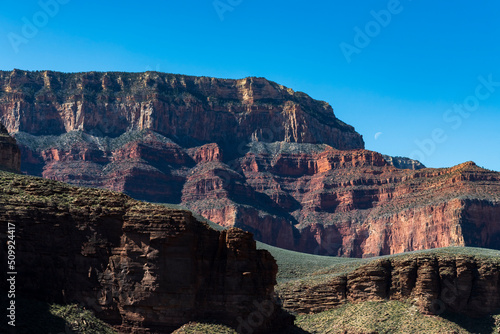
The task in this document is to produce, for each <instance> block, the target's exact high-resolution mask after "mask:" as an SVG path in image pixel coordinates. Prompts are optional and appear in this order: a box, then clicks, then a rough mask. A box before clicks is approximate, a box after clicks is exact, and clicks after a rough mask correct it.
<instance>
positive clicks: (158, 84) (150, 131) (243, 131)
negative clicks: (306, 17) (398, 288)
mask: <svg viewBox="0 0 500 334" xmlns="http://www.w3.org/2000/svg"><path fill="white" fill-rule="evenodd" d="M0 85H1V90H0V117H1V121H2V123H3V124H4V125H5V126H6V127H7V128H8V130H9V131H10V132H11V133H14V134H15V137H16V139H17V141H18V143H19V144H20V148H21V153H22V155H21V156H22V166H21V169H22V170H23V171H24V172H27V173H29V174H33V175H38V176H43V177H45V178H50V179H55V180H60V181H65V182H68V183H72V184H76V185H84V186H93V187H103V188H108V189H113V190H118V191H122V192H124V193H126V194H129V195H131V196H133V197H135V198H138V199H145V200H148V201H154V202H169V203H177V204H182V205H183V206H185V207H187V208H189V209H191V210H193V211H195V212H197V213H200V214H202V215H203V216H205V217H206V218H208V219H211V220H212V221H214V222H216V223H219V224H220V225H223V226H237V227H241V228H242V229H244V230H248V231H251V232H253V233H254V234H255V237H256V238H257V239H258V240H261V241H263V242H266V243H268V244H271V245H277V246H279V247H283V248H288V249H294V250H300V251H305V252H311V253H318V254H328V255H343V256H357V257H362V256H365V257H368V256H374V255H382V254H393V253H399V252H404V251H411V250H419V249H427V248H434V247H445V246H465V245H469V246H481V247H488V248H497V249H498V248H499V247H500V246H499V245H500V225H499V224H498V219H499V218H498V217H500V174H498V173H495V172H492V171H487V170H484V169H482V168H479V167H478V166H476V165H475V164H474V163H470V162H469V163H465V164H462V165H459V166H456V167H453V168H449V169H424V168H423V166H422V165H420V164H419V163H418V162H415V161H410V160H408V159H404V158H390V157H384V156H382V155H381V154H379V153H377V152H372V151H367V150H364V143H363V140H362V137H361V136H360V135H359V134H357V133H356V132H355V131H354V129H353V128H352V127H351V126H349V125H346V124H344V123H343V122H341V121H340V120H338V119H337V118H336V117H335V115H334V113H333V109H332V108H331V107H330V106H329V105H328V104H326V103H324V102H320V101H316V100H313V99H311V98H310V97H308V96H307V95H306V94H303V93H298V92H293V91H292V90H291V89H288V88H286V87H283V86H281V85H278V84H276V83H273V82H270V81H268V80H266V79H262V78H247V79H242V80H223V79H214V78H206V77H189V76H182V75H172V74H162V73H156V72H146V73H137V74H131V73H95V72H90V73H77V74H63V73H56V72H24V71H19V70H15V71H13V72H0ZM394 166H396V167H400V168H412V169H398V168H395V167H394Z"/></svg>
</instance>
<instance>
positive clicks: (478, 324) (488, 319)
mask: <svg viewBox="0 0 500 334" xmlns="http://www.w3.org/2000/svg"><path fill="white" fill-rule="evenodd" d="M441 317H442V318H444V319H446V320H449V321H451V322H454V323H456V324H457V325H459V326H460V327H462V328H464V329H465V330H467V331H469V332H471V333H477V334H494V333H496V332H495V319H494V318H493V317H492V316H484V317H478V318H472V317H468V316H465V315H462V314H457V313H451V312H446V313H444V314H443V315H442V316H441Z"/></svg>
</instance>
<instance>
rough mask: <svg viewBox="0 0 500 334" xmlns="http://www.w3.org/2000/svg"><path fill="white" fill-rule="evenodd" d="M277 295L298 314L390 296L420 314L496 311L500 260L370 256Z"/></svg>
mask: <svg viewBox="0 0 500 334" xmlns="http://www.w3.org/2000/svg"><path fill="white" fill-rule="evenodd" d="M280 293H281V297H282V299H283V305H284V307H285V308H287V309H288V310H290V311H293V312H296V313H318V312H322V311H325V310H328V309H331V308H335V307H337V306H339V305H342V304H344V303H347V302H350V303H359V302H364V301H380V300H389V299H390V300H401V301H409V302H411V303H413V304H414V305H416V306H417V307H418V309H419V311H420V312H422V313H424V314H437V315H440V314H442V313H443V312H445V311H450V312H454V313H461V314H465V315H468V316H484V315H489V314H495V313H496V312H498V310H500V261H499V258H498V257H496V258H480V257H479V258H478V257H474V256H466V255H455V256H453V255H432V254H430V255H425V254H422V255H411V256H402V257H396V258H388V259H381V260H374V261H373V262H371V263H369V264H366V265H363V266H361V267H360V268H358V269H356V270H354V271H352V272H351V273H349V274H346V275H339V276H336V277H333V278H330V279H328V280H326V281H324V282H319V283H315V284H307V283H301V282H298V283H294V284H290V285H288V286H285V287H284V288H283V289H282V291H281V292H280Z"/></svg>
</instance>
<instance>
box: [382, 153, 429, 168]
mask: <svg viewBox="0 0 500 334" xmlns="http://www.w3.org/2000/svg"><path fill="white" fill-rule="evenodd" d="M384 159H385V161H387V163H388V164H389V165H391V166H394V167H396V168H399V169H412V170H418V169H424V168H425V166H424V164H423V163H421V162H420V161H418V160H413V159H410V158H405V157H391V156H389V155H384Z"/></svg>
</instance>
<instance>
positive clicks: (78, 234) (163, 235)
mask: <svg viewBox="0 0 500 334" xmlns="http://www.w3.org/2000/svg"><path fill="white" fill-rule="evenodd" d="M0 222H1V224H0V225H2V231H7V224H10V225H9V226H15V240H16V268H15V269H16V271H17V276H16V287H17V290H16V293H17V295H18V296H19V295H21V296H22V295H25V296H29V297H30V298H37V299H40V300H44V301H48V302H56V303H74V302H77V303H80V304H83V305H84V306H85V307H87V308H91V309H92V310H94V311H95V313H96V315H97V316H98V317H99V318H101V319H103V320H105V321H106V322H108V323H110V324H112V325H113V326H115V327H116V328H117V329H118V330H119V331H120V332H133V333H146V332H147V333H166V332H168V331H172V330H174V329H176V328H178V327H180V326H181V325H183V324H184V323H187V322H189V321H194V320H199V319H210V320H217V321H219V322H221V323H225V324H228V325H231V326H234V328H237V327H238V326H241V324H242V323H243V324H246V322H247V321H248V319H249V317H250V316H251V315H252V314H255V312H260V313H259V315H261V313H262V314H264V315H265V316H263V317H262V321H260V322H258V323H255V322H251V326H253V327H252V330H254V332H255V333H259V332H261V333H267V332H271V333H274V332H275V331H276V330H277V329H279V328H281V327H283V326H285V325H289V324H291V323H292V319H291V318H290V317H289V316H287V315H286V314H284V313H283V311H282V309H281V308H280V306H279V305H278V304H277V302H276V300H275V297H274V293H273V289H274V284H275V283H276V282H275V277H276V273H277V266H276V263H275V261H274V259H273V258H272V256H271V255H270V254H269V253H268V252H267V251H263V250H256V248H255V241H254V240H253V238H252V235H251V234H250V233H248V232H244V231H241V230H239V229H229V230H227V231H216V230H213V229H212V228H210V227H209V226H208V225H207V224H205V223H202V222H199V221H197V220H196V219H194V218H193V216H192V215H191V213H190V212H187V211H181V210H174V209H169V208H167V207H164V206H159V205H152V204H146V203H142V202H139V201H136V200H133V199H131V198H130V197H128V196H126V195H123V194H118V193H113V192H110V191H105V190H96V189H85V188H76V187H71V186H68V185H65V184H63V183H59V182H55V181H49V180H43V179H39V178H33V177H26V176H20V175H15V174H11V173H6V172H0ZM0 243H1V245H2V246H1V247H0V259H1V261H2V263H7V235H6V234H5V232H2V233H1V234H0ZM6 275H7V274H6V271H5V270H3V271H2V274H1V275H0V277H1V283H0V288H1V290H2V291H7V290H8V287H7V277H6Z"/></svg>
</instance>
